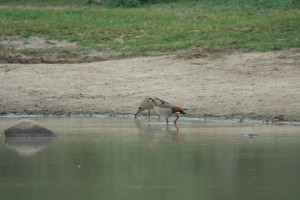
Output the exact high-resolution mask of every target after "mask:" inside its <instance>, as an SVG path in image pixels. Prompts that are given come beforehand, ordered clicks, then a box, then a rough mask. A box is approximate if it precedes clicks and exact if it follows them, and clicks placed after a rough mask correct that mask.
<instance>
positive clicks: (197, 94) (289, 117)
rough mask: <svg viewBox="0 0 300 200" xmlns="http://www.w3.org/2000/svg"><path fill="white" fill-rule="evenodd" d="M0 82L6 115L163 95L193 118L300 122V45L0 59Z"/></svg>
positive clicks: (131, 102) (131, 107) (90, 108)
mask: <svg viewBox="0 0 300 200" xmlns="http://www.w3.org/2000/svg"><path fill="white" fill-rule="evenodd" d="M0 80H1V85H0V114H6V113H26V114H45V115H48V114H56V115H61V114H66V115H69V114H71V115H72V114H78V113H79V114H88V115H90V114H112V115H115V114H133V113H134V112H135V111H136V109H137V108H138V106H139V102H140V101H141V99H142V98H143V97H144V96H156V97H159V98H161V99H164V100H165V101H167V102H169V103H171V104H173V105H180V106H181V107H184V108H186V109H188V114H187V116H188V117H199V116H203V117H215V116H217V117H226V118H237V119H240V120H243V119H248V118H251V119H257V120H269V121H300V101H299V99H300V90H299V88H300V81H299V80H300V49H287V50H283V51H274V52H252V53H243V52H234V53H230V54H224V53H203V54H201V55H199V56H197V57H194V58H189V59H181V58H178V57H176V56H160V57H139V58H132V59H125V60H112V61H103V62H95V63H80V64H0ZM144 113H145V112H144ZM144 113H143V114H144Z"/></svg>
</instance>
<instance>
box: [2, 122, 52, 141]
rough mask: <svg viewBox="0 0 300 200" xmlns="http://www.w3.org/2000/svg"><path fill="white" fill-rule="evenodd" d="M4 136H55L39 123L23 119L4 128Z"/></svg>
mask: <svg viewBox="0 0 300 200" xmlns="http://www.w3.org/2000/svg"><path fill="white" fill-rule="evenodd" d="M4 134H5V136H6V137H57V135H56V134H55V133H53V132H52V131H50V130H49V129H47V128H46V127H44V126H42V125H40V124H39V123H37V122H35V121H32V120H28V119H24V120H21V121H20V122H19V123H17V124H16V125H14V126H11V127H9V128H7V129H5V130H4Z"/></svg>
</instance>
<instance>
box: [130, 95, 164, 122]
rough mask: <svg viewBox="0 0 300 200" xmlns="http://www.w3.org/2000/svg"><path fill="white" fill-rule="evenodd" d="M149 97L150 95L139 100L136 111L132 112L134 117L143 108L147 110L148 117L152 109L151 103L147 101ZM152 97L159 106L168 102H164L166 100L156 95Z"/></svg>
mask: <svg viewBox="0 0 300 200" xmlns="http://www.w3.org/2000/svg"><path fill="white" fill-rule="evenodd" d="M150 98H151V97H144V98H143V99H142V101H141V102H140V105H139V107H138V109H137V111H136V112H135V113H134V118H137V116H138V115H139V113H140V112H142V111H144V110H148V116H149V117H150V110H152V109H153V108H154V106H153V103H152V102H150V101H149V99H150ZM154 99H155V100H156V102H157V105H158V106H160V107H163V106H166V105H169V103H168V102H166V101H164V100H162V99H159V98H157V97H154ZM158 117H159V118H160V116H159V115H158Z"/></svg>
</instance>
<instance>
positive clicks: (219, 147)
mask: <svg viewBox="0 0 300 200" xmlns="http://www.w3.org/2000/svg"><path fill="white" fill-rule="evenodd" d="M18 120H20V118H0V131H1V134H2V133H3V130H4V128H6V127H8V126H11V125H13V124H14V123H16V122H17V121H18ZM33 120H35V121H37V122H39V123H41V124H43V125H45V126H46V127H48V128H50V129H51V130H53V131H54V132H56V133H58V134H59V135H60V137H59V138H58V139H56V140H44V141H43V140H37V141H31V140H28V139H27V140H20V139H19V140H16V141H14V140H13V141H10V140H7V139H5V137H4V136H3V135H2V136H0V144H1V146H0V198H1V199H3V200H13V199H16V200H20V199H22V200H41V199H42V200H58V199H65V200H69V199H70V200H77V199H82V200H96V199H99V200H100V199H102V200H123V199H125V200H127V199H128V200H144V199H145V200H148V199H149V200H193V199H195V200H196V199H197V200H200V199H203V200H211V199H212V200H214V199H220V200H226V199H228V200H248V199H249V200H254V199H255V200H260V199H262V200H268V199H270V200H277V199H278V200H282V199H288V200H299V199H300V127H299V126H287V125H284V126H279V125H265V124H255V123H253V124H251V123H215V122H200V121H193V120H191V121H189V120H180V121H179V124H178V126H177V127H176V126H174V125H173V124H170V125H169V126H168V127H167V126H166V125H165V124H164V123H157V122H156V120H155V119H151V122H150V123H149V122H148V121H147V119H139V120H134V119H128V118H83V117H82V118H79V117H78V118H54V117H39V118H33ZM251 133H257V134H259V137H258V138H247V137H245V136H244V135H245V134H251Z"/></svg>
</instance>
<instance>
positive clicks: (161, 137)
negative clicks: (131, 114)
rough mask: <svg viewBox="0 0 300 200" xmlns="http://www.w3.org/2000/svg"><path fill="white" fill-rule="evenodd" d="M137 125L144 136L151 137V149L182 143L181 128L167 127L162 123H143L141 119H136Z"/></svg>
mask: <svg viewBox="0 0 300 200" xmlns="http://www.w3.org/2000/svg"><path fill="white" fill-rule="evenodd" d="M134 121H135V124H136V126H137V128H138V129H139V130H141V133H143V135H146V136H148V137H150V140H151V142H150V144H149V147H150V148H152V149H154V148H156V147H157V146H159V145H160V144H166V143H176V144H178V143H180V142H181V140H182V138H181V134H180V132H179V127H178V126H177V125H176V124H174V125H171V124H170V125H165V123H163V124H162V123H160V122H154V123H151V122H149V123H148V122H147V123H143V121H141V120H139V119H135V120H134Z"/></svg>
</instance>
